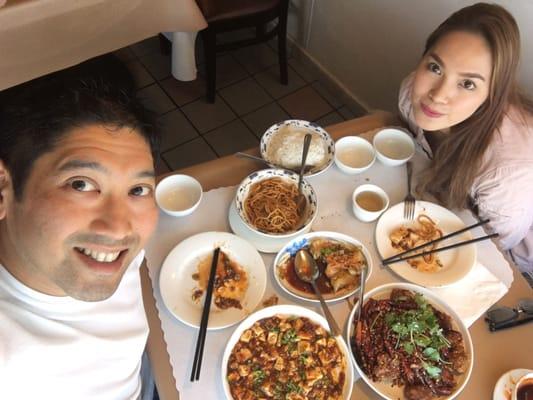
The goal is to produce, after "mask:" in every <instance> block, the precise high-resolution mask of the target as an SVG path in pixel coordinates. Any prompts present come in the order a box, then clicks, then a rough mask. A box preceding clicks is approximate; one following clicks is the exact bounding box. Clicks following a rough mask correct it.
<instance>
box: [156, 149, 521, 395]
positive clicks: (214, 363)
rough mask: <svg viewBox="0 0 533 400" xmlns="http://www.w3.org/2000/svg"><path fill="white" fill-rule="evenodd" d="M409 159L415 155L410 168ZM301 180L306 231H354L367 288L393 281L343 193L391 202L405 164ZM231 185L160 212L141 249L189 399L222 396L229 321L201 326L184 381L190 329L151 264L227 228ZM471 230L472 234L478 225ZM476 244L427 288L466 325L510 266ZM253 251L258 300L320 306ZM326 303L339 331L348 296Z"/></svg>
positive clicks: (502, 284) (488, 246)
mask: <svg viewBox="0 0 533 400" xmlns="http://www.w3.org/2000/svg"><path fill="white" fill-rule="evenodd" d="M416 165H417V163H416V160H415V172H416ZM308 180H309V182H310V183H311V185H313V187H314V188H315V191H316V192H317V197H318V215H317V218H316V220H315V222H314V224H313V227H312V230H314V231H320V230H327V231H337V232H341V233H344V234H347V235H350V236H353V237H355V238H357V239H358V240H359V241H361V242H362V243H363V244H364V245H365V246H366V247H367V248H368V250H369V251H370V253H371V256H372V260H373V265H374V266H373V272H372V275H371V276H370V279H369V282H368V286H367V288H368V289H371V288H373V287H376V286H379V285H381V284H384V283H389V282H395V281H399V279H398V278H397V277H396V276H395V275H394V274H393V273H392V272H390V271H389V270H388V269H386V268H382V267H380V266H379V263H378V262H379V257H378V255H377V251H376V248H375V246H374V243H373V234H374V229H375V222H374V223H362V222H359V221H358V220H356V219H355V217H354V216H353V214H352V208H351V194H352V192H353V190H354V189H355V188H356V187H357V186H359V185H361V184H363V183H373V184H376V185H378V186H380V187H382V188H384V189H385V190H386V191H387V193H388V195H389V197H390V203H391V204H395V203H398V202H400V201H402V200H403V197H404V196H405V191H406V184H405V182H406V176H405V167H396V168H392V167H386V166H384V165H382V164H379V163H377V162H376V164H375V165H374V166H373V167H372V168H370V169H369V170H368V171H367V172H365V173H363V174H360V175H345V174H343V173H342V172H340V171H339V170H338V169H337V168H336V167H335V166H332V167H331V168H330V169H329V170H328V171H327V172H325V173H324V174H321V175H318V176H315V177H312V178H309V179H308ZM235 190H236V187H227V188H220V189H215V190H211V191H209V192H207V193H205V194H204V197H203V200H202V203H201V204H200V206H199V208H198V209H197V211H196V212H195V213H193V214H192V215H190V216H187V217H184V218H172V217H169V216H167V215H164V214H161V215H160V221H159V224H158V227H157V231H156V233H155V235H154V238H153V239H152V241H151V242H150V243H149V245H148V246H147V249H146V257H147V265H148V270H149V273H150V278H151V280H152V282H153V285H154V288H153V289H154V297H155V300H156V306H157V309H158V312H159V317H160V319H161V325H162V329H163V334H164V338H165V341H166V344H167V351H168V353H169V355H170V363H171V365H172V369H173V374H174V378H175V379H176V384H177V389H178V390H179V392H180V395H181V396H182V398H185V399H188V398H194V397H193V396H195V395H196V396H198V395H199V394H201V395H202V396H204V398H209V399H211V398H223V390H222V377H221V376H220V365H221V362H222V355H223V352H224V349H225V346H226V343H227V341H228V339H229V337H230V336H231V334H232V332H233V330H234V327H229V328H226V329H223V330H220V331H209V333H208V336H207V338H206V343H205V350H204V360H203V364H202V365H203V366H202V372H201V378H200V382H196V383H190V382H189V376H190V371H191V367H192V360H193V355H194V344H195V343H196V336H197V333H198V330H197V329H194V328H191V327H189V326H186V325H185V324H183V323H181V322H180V321H178V320H176V319H175V318H174V317H173V316H172V315H171V314H170V313H169V311H168V310H167V309H166V307H165V305H164V304H163V302H162V300H161V295H160V293H159V270H160V268H161V265H162V263H163V261H164V259H165V257H166V255H167V254H168V253H169V252H170V250H172V248H173V247H174V246H176V245H177V244H178V243H179V242H181V241H182V240H184V239H186V238H187V237H189V236H191V235H194V234H197V233H201V232H207V231H225V232H230V227H229V223H228V209H229V205H230V203H231V201H233V198H234V195H235ZM458 215H459V216H460V217H461V218H462V219H463V221H464V222H465V224H471V223H473V222H474V217H473V216H472V214H471V213H470V212H468V211H463V212H460V213H458ZM478 229H480V228H478ZM480 231H481V229H480ZM473 234H474V235H475V236H477V235H478V234H480V232H474V233H473ZM477 246H478V262H477V264H476V266H475V267H474V268H473V269H472V270H471V272H470V273H469V274H468V275H467V276H466V277H465V278H463V279H462V280H461V281H460V282H457V283H456V284H454V285H453V286H451V287H446V288H439V289H434V291H435V293H436V294H438V295H440V296H441V297H442V298H444V300H445V301H446V302H447V303H448V304H449V305H450V306H451V307H452V308H453V309H454V310H455V311H456V312H457V313H458V314H459V315H460V317H461V318H462V319H463V321H464V322H465V324H466V325H467V326H470V325H471V324H472V323H473V322H474V321H475V320H476V319H477V318H479V316H481V315H482V314H483V313H484V312H485V311H486V310H487V309H488V308H489V307H490V306H491V305H492V304H494V303H495V302H497V301H498V300H499V299H500V298H501V297H502V296H503V295H504V294H505V293H506V292H507V290H508V287H510V285H511V283H512V271H511V269H510V266H509V264H508V262H507V261H506V260H505V258H504V257H503V255H502V254H501V253H500V252H499V251H498V249H497V247H496V245H495V244H494V243H493V242H491V241H484V242H480V243H478V244H477ZM261 256H262V257H263V259H264V261H265V265H266V267H267V270H268V271H267V288H266V291H265V295H264V299H266V298H268V297H270V296H271V295H273V294H275V295H276V296H277V297H278V298H279V304H298V305H302V306H305V307H307V308H310V309H313V310H315V311H318V312H320V309H319V305H317V304H313V303H308V302H304V301H300V300H297V299H294V298H293V297H291V296H290V295H288V294H286V293H285V292H284V291H283V290H282V289H281V288H279V287H278V286H277V284H276V283H275V280H274V277H273V268H272V263H273V260H274V256H275V254H265V253H261ZM331 309H332V313H333V315H334V316H335V318H336V320H337V321H338V323H339V325H341V326H342V327H343V331H344V330H345V325H346V320H347V317H348V314H349V312H350V303H349V302H347V301H340V302H337V303H335V304H333V305H332V307H331Z"/></svg>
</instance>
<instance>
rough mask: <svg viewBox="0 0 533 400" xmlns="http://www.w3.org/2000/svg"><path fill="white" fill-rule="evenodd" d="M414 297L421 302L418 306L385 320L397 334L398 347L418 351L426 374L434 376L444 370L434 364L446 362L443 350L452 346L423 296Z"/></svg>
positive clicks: (408, 351) (391, 315)
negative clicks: (442, 355) (442, 356)
mask: <svg viewBox="0 0 533 400" xmlns="http://www.w3.org/2000/svg"><path fill="white" fill-rule="evenodd" d="M397 300H398V301H402V300H401V299H397ZM414 300H415V302H416V304H417V305H418V308H417V309H415V310H407V311H403V312H400V313H392V312H389V313H387V314H386V315H385V322H386V323H387V325H388V326H389V328H390V330H391V331H392V332H394V334H395V335H396V348H399V347H401V348H402V349H403V350H404V351H405V352H406V353H407V354H409V355H412V354H415V353H417V356H418V357H420V358H421V360H422V361H423V363H422V365H423V367H424V370H425V371H426V373H427V374H428V375H429V376H430V377H431V378H433V379H435V378H438V377H439V376H440V373H441V371H442V370H441V368H439V367H438V366H436V365H435V364H439V363H446V361H444V360H443V359H442V358H441V355H440V350H442V349H443V348H445V347H450V342H449V341H448V339H446V337H445V336H444V333H443V330H442V328H441V327H440V325H439V321H438V318H437V316H436V315H435V312H434V311H433V309H432V308H431V306H430V305H429V304H428V303H427V301H426V300H425V299H424V298H423V296H422V295H420V294H416V295H415V297H414Z"/></svg>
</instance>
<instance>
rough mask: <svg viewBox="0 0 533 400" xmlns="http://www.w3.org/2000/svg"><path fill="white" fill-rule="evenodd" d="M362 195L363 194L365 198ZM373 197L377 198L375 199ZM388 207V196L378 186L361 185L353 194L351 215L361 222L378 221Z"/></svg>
mask: <svg viewBox="0 0 533 400" xmlns="http://www.w3.org/2000/svg"><path fill="white" fill-rule="evenodd" d="M363 193H365V194H366V196H365V195H364V194H363ZM359 196H365V198H360V197H359ZM373 196H377V198H376V197H373ZM378 202H380V203H381V204H379V203H378ZM365 203H366V204H365ZM388 207H389V196H388V195H387V192H385V191H384V190H383V189H382V188H380V187H379V186H376V185H371V184H366V185H361V186H358V187H357V188H356V189H355V190H354V192H353V195H352V209H353V213H354V214H355V216H356V217H357V219H358V220H360V221H362V222H371V221H374V220H376V219H378V217H379V216H380V215H381V214H382V213H383V212H384V211H385V210H386V209H387V208H388Z"/></svg>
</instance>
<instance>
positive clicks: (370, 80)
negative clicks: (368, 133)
mask: <svg viewBox="0 0 533 400" xmlns="http://www.w3.org/2000/svg"><path fill="white" fill-rule="evenodd" d="M492 2H493V3H497V4H500V5H502V6H504V7H506V8H507V9H508V10H509V11H510V12H511V13H512V14H513V15H514V17H515V18H516V20H517V23H518V25H519V27H520V32H521V37H522V63H521V70H520V75H519V82H520V83H521V84H522V85H523V87H524V90H525V92H526V93H528V94H529V95H531V96H532V97H533V73H532V72H531V67H530V66H531V65H533V1H532V0H507V1H502V0H500V1H494V0H493V1H492ZM473 3H475V1H465V0H292V1H291V7H290V17H289V29H288V30H289V35H290V36H291V37H292V38H293V39H294V41H295V42H296V43H297V45H298V46H299V47H301V49H302V51H303V52H304V53H305V54H307V55H308V56H309V58H311V59H312V60H313V61H315V62H316V63H317V64H318V66H319V67H320V68H321V69H322V70H323V72H325V73H326V74H328V75H330V78H331V79H332V80H334V81H337V82H340V84H341V86H342V87H343V88H344V90H345V91H347V92H348V94H349V95H350V96H352V97H353V98H355V99H356V100H357V101H358V102H359V103H361V104H362V105H363V106H364V107H365V108H367V109H375V108H379V109H385V110H394V109H395V107H396V99H397V93H398V88H399V85H400V82H401V80H402V79H403V77H404V76H405V75H407V74H408V73H409V71H411V70H413V69H414V67H415V66H416V64H417V61H418V59H419V57H420V56H421V52H422V49H423V46H424V42H425V39H426V37H427V36H428V34H429V33H430V32H431V31H432V30H433V29H435V28H436V27H437V26H438V24H439V23H440V22H442V21H443V20H444V19H445V18H446V17H448V16H449V15H450V14H451V13H452V12H454V11H456V10H458V9H460V8H462V7H464V6H466V5H469V4H473ZM309 21H310V25H308V22H309ZM309 28H310V29H309Z"/></svg>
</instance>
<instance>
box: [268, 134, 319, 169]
mask: <svg viewBox="0 0 533 400" xmlns="http://www.w3.org/2000/svg"><path fill="white" fill-rule="evenodd" d="M307 133H311V145H310V146H309V152H308V153H307V159H306V161H305V163H306V164H307V165H313V166H315V167H320V166H321V165H323V164H324V163H325V162H326V161H327V159H326V149H325V148H324V143H323V141H322V138H321V137H320V136H319V135H318V134H317V133H314V132H306V131H305V130H303V129H301V128H296V127H289V126H284V127H282V128H281V129H280V130H279V131H278V132H277V133H276V134H275V135H273V136H272V138H271V139H270V143H269V145H268V148H267V157H268V160H269V161H270V162H272V163H273V164H276V165H279V166H281V167H284V168H297V167H299V166H300V165H301V163H302V151H303V145H304V137H305V135H306V134H307Z"/></svg>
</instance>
